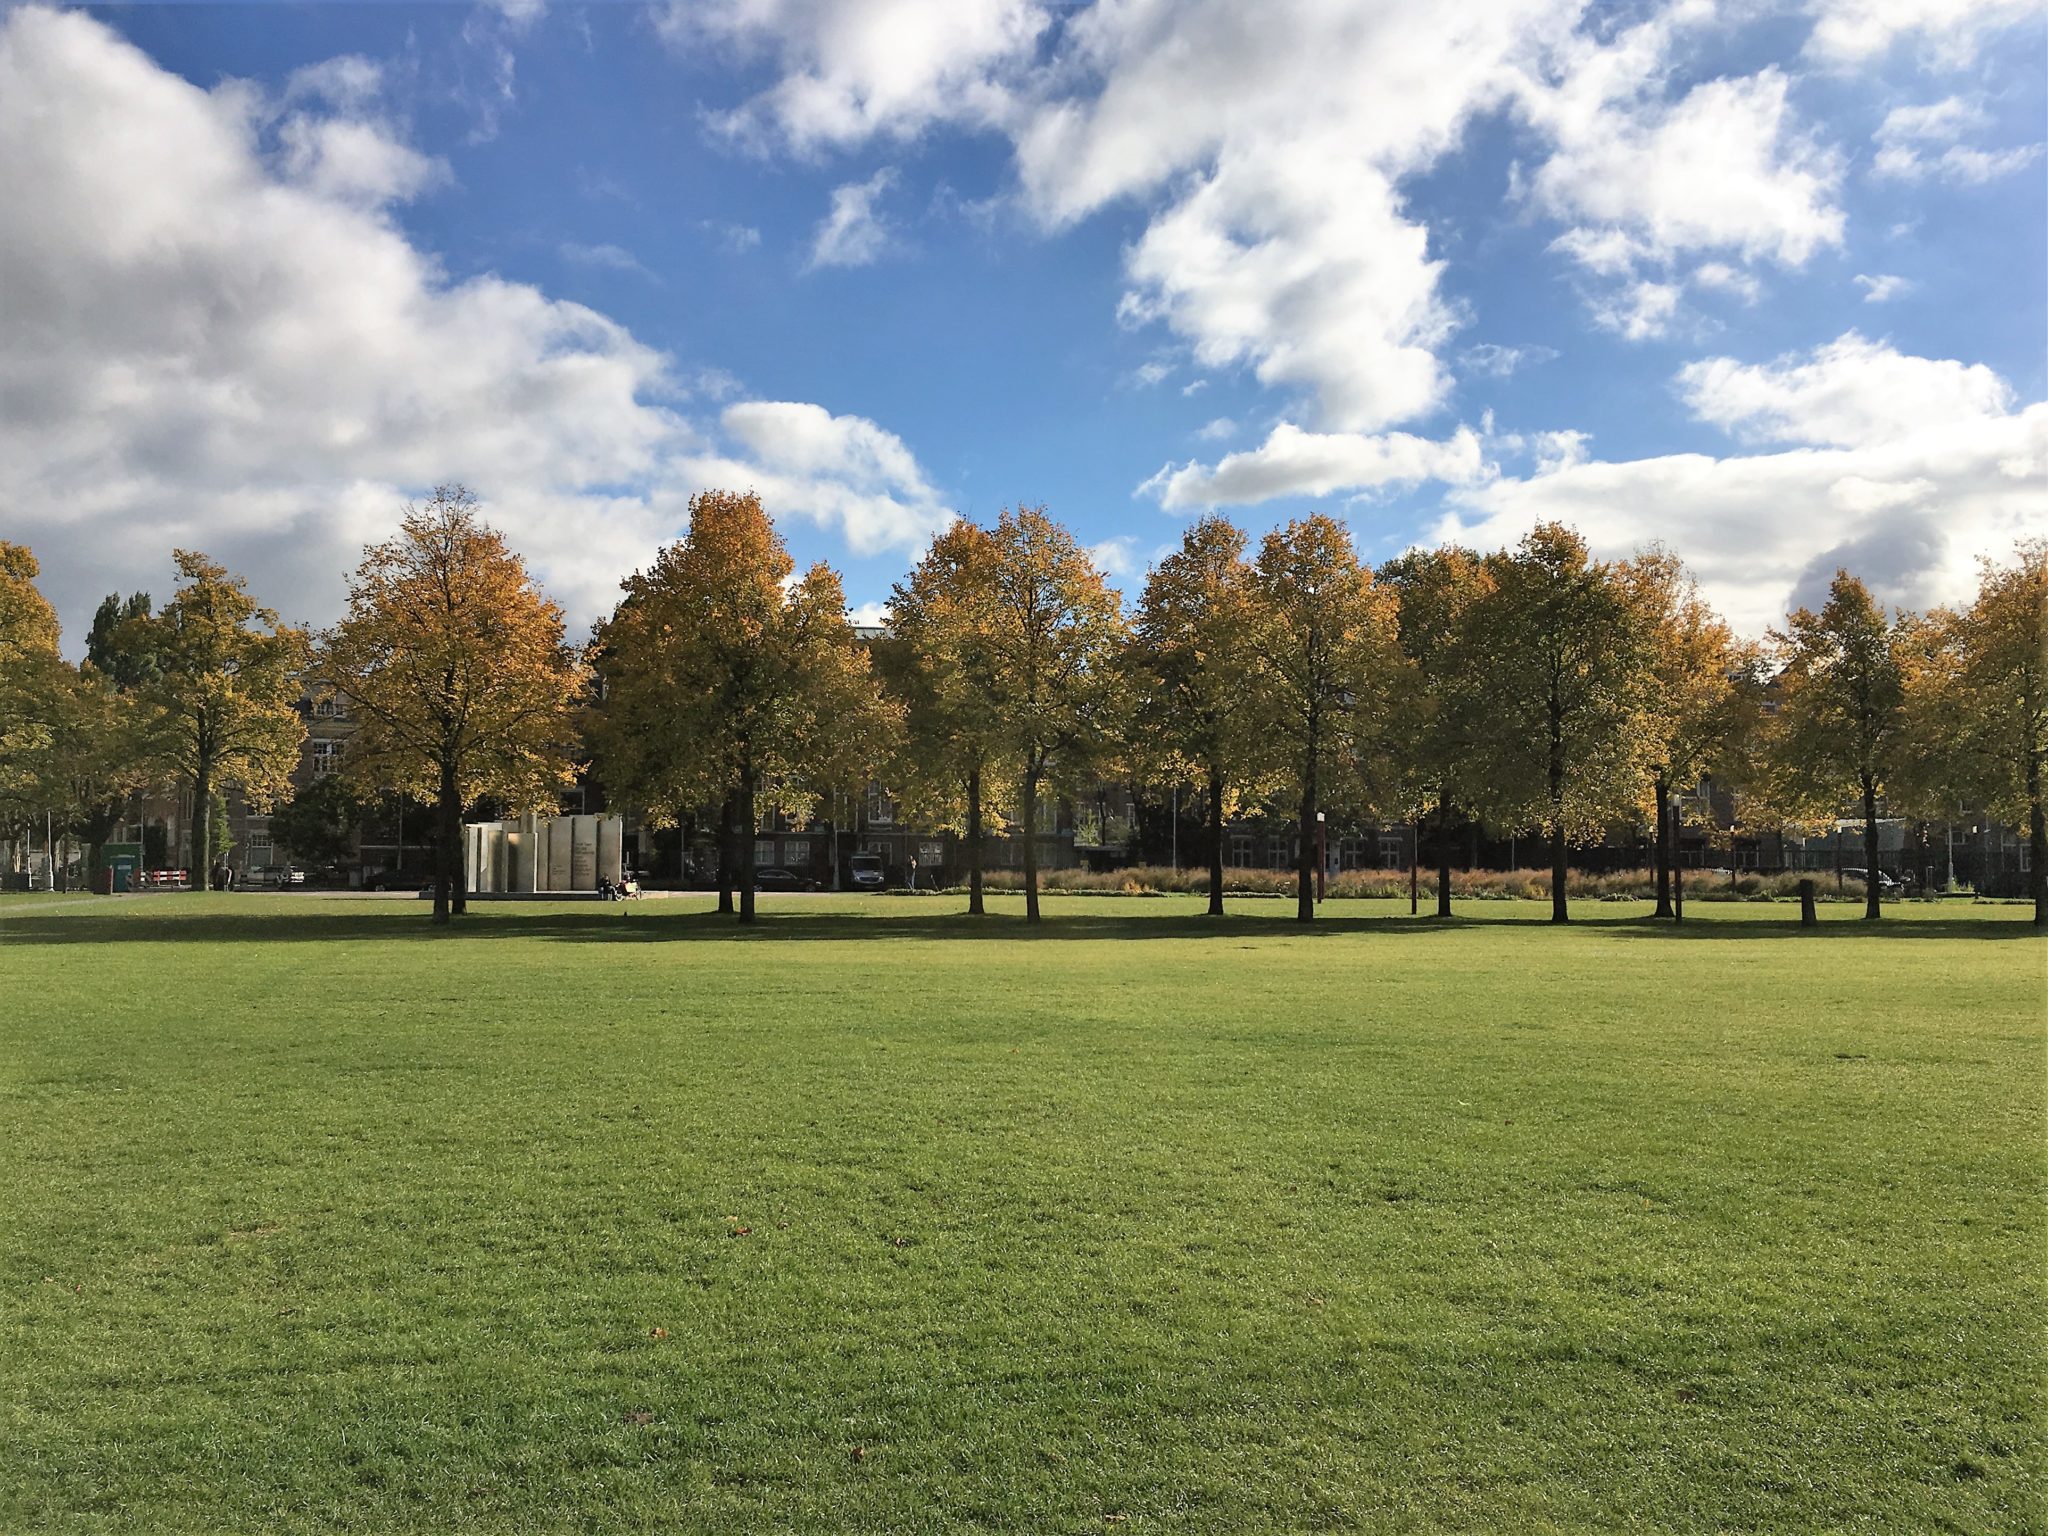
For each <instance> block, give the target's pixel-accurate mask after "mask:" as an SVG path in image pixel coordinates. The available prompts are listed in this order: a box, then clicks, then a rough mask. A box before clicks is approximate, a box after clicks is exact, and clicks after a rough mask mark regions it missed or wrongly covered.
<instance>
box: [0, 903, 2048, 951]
mask: <svg viewBox="0 0 2048 1536" xmlns="http://www.w3.org/2000/svg"><path fill="white" fill-rule="evenodd" d="M1549 926H1550V925H1549V924H1548V923H1546V922H1544V921H1542V920H1541V919H1537V918H1532V917H1529V916H1527V915H1516V916H1507V915H1491V914H1483V913H1482V914H1476V915H1474V914H1461V915H1459V916H1456V917H1453V918H1452V919H1450V920H1449V921H1448V922H1446V921H1444V920H1443V919H1440V918H1435V917H1427V916H1425V917H1411V916H1410V915H1409V914H1407V913H1406V912H1385V913H1372V914H1365V915H1352V914H1345V915H1342V916H1338V915H1325V916H1319V917H1317V919H1316V920H1315V921H1314V922H1312V923H1299V922H1296V921H1295V920H1294V919H1293V917H1292V914H1291V912H1287V913H1282V912H1279V911H1274V912H1270V913H1266V914H1262V915H1256V916H1254V915H1248V914H1245V913H1243V912H1234V913H1231V914H1229V915H1227V916H1225V917H1221V918H1215V917H1208V916H1205V915H1202V914H1198V913H1174V914H1152V915H1132V914H1128V913H1125V914H1112V913H1102V914H1095V913H1088V912H1072V911H1060V912H1055V913H1052V914H1049V915H1048V916H1047V917H1046V918H1045V919H1044V920H1043V921H1042V922H1040V923H1037V924H1031V923H1027V922H1025V920H1024V918H1023V916H1022V914H1020V913H1012V912H1002V911H998V912H992V913H990V914H988V915H987V916H984V917H970V916H968V915H967V914H965V913H964V912H961V911H959V910H957V909H948V910H946V911H934V912H914V913H889V914H860V913H847V912H843V911H831V910H825V911H817V910H811V911H806V910H803V909H801V908H798V909H791V908H786V907H785V908H779V909H778V908H775V907H768V908H765V909H764V910H762V911H761V913H760V914H759V918H758V921H756V922H755V923H754V924H753V925H752V926H743V925H741V924H739V923H738V922H737V921H735V920H734V919H733V918H732V917H730V916H726V915H721V914H719V913H717V912H710V911H701V910H700V911H687V912H677V911H663V910H661V908H660V905H659V904H654V903H650V904H649V906H648V907H646V908H641V907H637V906H628V907H625V908H623V909H622V908H619V907H611V906H598V905H595V904H593V905H592V906H590V907H589V908H588V909H587V910H579V911H570V912H563V911H532V910H530V909H527V910H521V909H520V908H519V907H516V906H511V905H505V906H496V905H493V906H486V907H484V908H483V909H482V910H480V911H477V912H473V913H471V914H469V915H468V916H466V917H462V918H458V919H457V920H456V921H455V922H454V923H453V924H451V925H450V926H448V927H446V928H437V927H435V926H434V924H433V922H432V920H431V914H430V912H428V911H427V910H426V909H425V908H424V906H422V909H421V910H419V911H417V912H411V911H404V912H400V911H364V910H361V909H357V910H354V911H350V910H347V909H345V908H342V907H340V906H338V905H337V906H334V907H329V908H326V909H325V910H320V911H302V912H291V911H284V912H281V911H277V910H275V909H271V910H266V911H249V912H233V911H227V912H223V911H219V910H209V911H204V912H193V913H191V914H189V915H187V914H184V913H180V912H178V911H177V910H176V909H175V908H166V909H164V910H163V911H161V912H158V911H151V912H146V913H144V912H133V911H129V912H110V911H101V912H81V911H77V910H76V909H72V910H70V911H65V912H50V913H47V914H34V915H29V916H20V915H14V914H10V915H7V916H4V917H0V947H4V946H24V947H25V946H30V945H50V944H66V945H69V944H278V943H285V944H292V943H297V944H305V943H344V944H347V943H366V942H374V943H383V942H388V941H392V940H405V941H413V942H425V943H433V942H441V941H462V940H483V941H494V940H503V939H512V940H541V941H547V942H553V943H570V944H650V943H688V942H693V941H706V940H709V941H719V942H726V943H731V942H740V943H788V942H820V941H822V942H833V943H877V942H880V943H887V942H890V941H901V940H917V941H925V942H931V941H954V942H963V943H975V942H989V941H992V940H994V941H1002V942H1029V943H1058V942H1063V941H1071V940H1116V941H1127V942H1143V941H1147V940H1153V941H1160V940H1217V939H1223V940H1251V939H1280V938H1295V937H1300V938H1317V939H1328V938H1344V937H1358V936H1366V935H1371V936H1375V937H1385V938H1389V939H1395V938H1419V937H1423V936H1426V935H1431V934H1442V933H1449V932H1452V931H1454V930H1460V929H1477V928H1515V929H1520V930H1538V929H1545V928H1548V927H1549ZM1571 927H1573V928H1575V929H1582V930H1588V931H1593V932H1598V933H1602V934H1611V935H1615V936H1618V937H1621V938H1626V939H1636V940H1650V941H1653V942H1658V943H1685V942H1689V941H1693V940H1716V939H1750V940H1755V939H1770V938H1798V939H1803V940H1807V941H1810V942H1834V941H1840V940H1850V941H1853V940H1864V941H1867V940H1890V939H1902V940H1910V939H2006V940H2011V939H2024V938H2028V937H2031V936H2034V935H2035V934H2036V932H2037V930H2035V929H2033V928H2032V927H2031V926H2030V925H2029V924H2027V923H2025V922H2017V921H2004V922H2000V921H1996V920H1985V919H1981V918H1963V919H1951V918H1945V917H1944V918H1939V919H1920V920H1914V921H1893V922H1878V923H1863V922H1858V921H1850V920H1833V921H1829V922H1825V923H1823V924H1821V925H1820V926H1819V927H1818V928H1802V927H1801V926H1800V924H1799V922H1798V920H1797V918H1788V919H1785V920H1778V919H1773V918H1763V919H1759V918H1744V919H1742V920H1738V921H1728V920H1721V921H1716V920H1714V919H1713V918H1706V919H1693V920H1689V921H1687V922H1685V923H1683V924H1676V925H1674V924H1671V923H1668V922H1652V921H1651V920H1650V919H1648V918H1647V917H1644V916H1641V915H1630V916H1612V917H1593V916H1587V917H1575V918H1574V919H1573V921H1572V923H1571Z"/></svg>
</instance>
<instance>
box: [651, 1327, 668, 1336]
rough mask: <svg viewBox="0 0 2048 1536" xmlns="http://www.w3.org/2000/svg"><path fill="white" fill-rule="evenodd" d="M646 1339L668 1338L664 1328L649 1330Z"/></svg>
mask: <svg viewBox="0 0 2048 1536" xmlns="http://www.w3.org/2000/svg"><path fill="white" fill-rule="evenodd" d="M647 1337H649V1338H650V1339H665V1338H667V1337H668V1330H667V1329H666V1328H650V1329H648V1330H647Z"/></svg>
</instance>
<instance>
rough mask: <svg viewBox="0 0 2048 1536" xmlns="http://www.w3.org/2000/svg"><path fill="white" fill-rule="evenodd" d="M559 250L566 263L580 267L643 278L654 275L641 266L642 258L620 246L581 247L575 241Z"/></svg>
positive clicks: (566, 243) (565, 244) (569, 242)
mask: <svg viewBox="0 0 2048 1536" xmlns="http://www.w3.org/2000/svg"><path fill="white" fill-rule="evenodd" d="M558 249H559V250H560V251H561V253H562V259H563V260H564V261H568V262H573V263H575V264H576V265H577V266H579V267H602V268H604V269H605V270H607V271H610V272H632V273H636V274H638V275H639V276H641V277H652V276H654V274H653V273H652V272H650V271H648V270H647V268H646V267H644V266H642V265H641V264H640V258H639V257H637V256H635V255H634V254H633V253H632V252H631V251H629V250H627V249H626V248H625V247H624V246H620V245H579V244H577V243H576V242H575V241H573V240H568V241H564V242H563V243H562V244H561V246H560V247H558Z"/></svg>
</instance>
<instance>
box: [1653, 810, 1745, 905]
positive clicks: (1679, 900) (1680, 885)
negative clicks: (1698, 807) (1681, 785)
mask: <svg viewBox="0 0 2048 1536" xmlns="http://www.w3.org/2000/svg"><path fill="white" fill-rule="evenodd" d="M1667 816H1668V819H1669V821H1670V824H1671V921H1673V922H1674V923H1682V922H1684V921H1685V865H1683V864H1682V863H1680V862H1679V858H1678V828H1679V825H1680V824H1681V822H1682V821H1683V820H1684V817H1685V812H1684V810H1683V808H1682V807H1681V806H1680V805H1679V803H1678V802H1677V801H1676V800H1674V801H1672V802H1671V808H1670V810H1669V811H1668V812H1667ZM1730 836H1731V837H1732V836H1733V834H1732V833H1731V834H1730ZM1728 862H1729V863H1730V864H1733V863H1734V862H1735V853H1734V849H1733V846H1732V844H1731V846H1730V849H1729V853H1728Z"/></svg>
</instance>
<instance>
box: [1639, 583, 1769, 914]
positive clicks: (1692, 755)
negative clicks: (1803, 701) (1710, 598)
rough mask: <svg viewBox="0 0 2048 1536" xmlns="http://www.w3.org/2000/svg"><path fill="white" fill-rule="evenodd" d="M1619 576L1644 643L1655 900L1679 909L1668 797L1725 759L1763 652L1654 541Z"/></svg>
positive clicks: (1673, 812)
mask: <svg viewBox="0 0 2048 1536" xmlns="http://www.w3.org/2000/svg"><path fill="white" fill-rule="evenodd" d="M1621 574H1622V579H1623V582H1624V583H1625V585H1626V586H1627V587H1628V589H1629V592H1630V594H1631V596H1632V597H1633V599H1634V601H1635V604H1636V617H1637V622H1638V623H1639V624H1640V625H1641V626H1642V633H1643V635H1644V639H1645V641H1646V643H1647V646H1648V652H1647V658H1648V666H1649V676H1648V679H1647V682H1648V688H1647V690H1646V692H1645V694H1644V708H1643V710H1642V713H1641V716H1640V726H1641V729H1642V730H1643V732H1644V733H1645V737H1646V739H1645V740H1644V742H1643V748H1642V750H1643V754H1644V755H1645V756H1647V758H1648V759H1649V763H1650V773H1651V790H1652V794H1653V796H1654V799H1655V806H1654V813H1655V817H1656V827H1657V831H1656V868H1657V907H1656V911H1655V912H1654V913H1653V914H1652V915H1653V916H1656V917H1668V918H1672V919H1673V920H1678V919H1681V918H1682V917H1683V916H1684V910H1685V908H1684V901H1685V895H1684V886H1683V881H1684V875H1683V872H1682V871H1680V872H1677V874H1676V879H1675V880H1674V871H1675V870H1676V863H1675V852H1676V848H1677V844H1678V834H1679V826H1680V823H1681V821H1682V819H1683V806H1684V802H1683V800H1682V799H1678V798H1674V795H1675V794H1682V793H1683V792H1684V791H1686V790H1689V789H1691V788H1693V787H1694V786H1696V785H1697V784H1699V782H1700V781H1701V779H1702V778H1703V777H1704V776H1706V775H1707V774H1709V773H1717V772H1721V771H1722V770H1724V769H1725V768H1726V767H1727V766H1729V765H1730V763H1731V759H1733V758H1734V757H1736V756H1737V755H1738V754H1737V752H1736V748H1737V745H1738V743H1739V742H1740V741H1741V740H1742V738H1743V736H1744V734H1745V727H1746V725H1747V724H1748V723H1750V722H1751V721H1753V720H1754V718H1755V701H1756V690H1757V686H1758V671H1759V667H1760V660H1759V655H1758V651H1757V648H1756V647H1755V646H1754V645H1751V644H1749V643H1748V642H1746V641H1742V640H1739V639H1737V638H1736V636H1735V633H1734V631H1732V630H1731V629H1729V627H1728V626H1727V624H1726V623H1724V622H1723V621H1722V619H1721V617H1720V616H1719V615H1718V614H1716V613H1715V612H1714V610H1713V609H1712V608H1711V607H1710V606H1709V605H1708V604H1707V602H1706V601H1705V599H1703V598H1702V597H1701V596H1700V593H1699V584H1698V583H1697V582H1696V581H1695V580H1694V579H1693V576H1692V573H1691V572H1690V571H1688V570H1687V569H1686V568H1685V565H1684V563H1683V562H1682V561H1680V560H1679V559H1678V557H1677V556H1676V555H1673V554H1671V553H1670V552H1669V551H1668V550H1664V549H1650V550H1647V551H1645V552H1644V553H1642V554H1641V555H1639V556H1637V557H1636V558H1635V559H1634V560H1631V561H1628V562H1626V563H1625V564H1624V565H1623V566H1622V568H1621Z"/></svg>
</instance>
